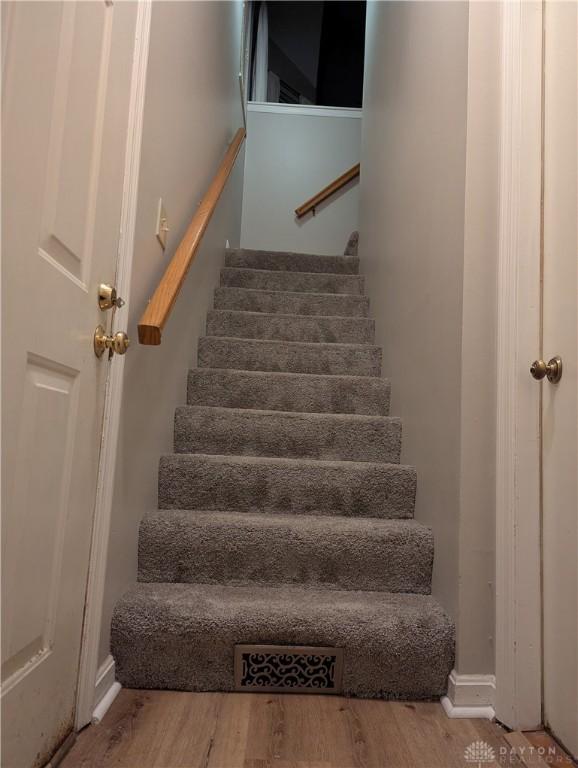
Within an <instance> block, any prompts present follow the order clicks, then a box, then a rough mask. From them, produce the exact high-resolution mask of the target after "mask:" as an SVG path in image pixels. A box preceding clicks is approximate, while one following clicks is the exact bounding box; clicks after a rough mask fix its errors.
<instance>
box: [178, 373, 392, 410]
mask: <svg viewBox="0 0 578 768" xmlns="http://www.w3.org/2000/svg"><path fill="white" fill-rule="evenodd" d="M390 391H391V385H390V383H389V381H388V380H387V379H380V378H377V377H370V376H336V375H316V374H310V373H278V372H273V371H235V370H228V369H226V368H216V369H215V368H213V369H212V368H193V369H192V370H190V371H189V377H188V386H187V402H188V403H189V405H213V406H223V407H230V408H249V409H253V408H265V409H268V410H275V411H301V412H303V413H353V414H355V413H357V414H369V415H376V416H387V415H388V413H389V401H390Z"/></svg>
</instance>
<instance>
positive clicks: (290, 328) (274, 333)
mask: <svg viewBox="0 0 578 768" xmlns="http://www.w3.org/2000/svg"><path fill="white" fill-rule="evenodd" d="M207 336H229V337H238V338H243V339H271V340H275V341H307V342H321V343H326V344H335V343H340V344H365V343H368V344H372V343H373V339H374V336H375V324H374V321H373V320H369V319H366V318H341V317H299V316H285V315H265V314H259V313H257V312H230V311H222V310H213V311H211V312H209V313H208V315H207Z"/></svg>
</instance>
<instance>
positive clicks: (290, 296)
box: [215, 287, 369, 317]
mask: <svg viewBox="0 0 578 768" xmlns="http://www.w3.org/2000/svg"><path fill="white" fill-rule="evenodd" d="M215 309H236V310H239V311H241V312H267V313H268V314H274V313H276V314H280V315H324V316H326V317H327V316H329V317H367V316H368V315H369V299H368V298H367V296H355V295H353V294H344V293H299V292H296V291H259V290H256V289H254V288H226V287H221V288H217V289H216V290H215Z"/></svg>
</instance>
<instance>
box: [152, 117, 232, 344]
mask: <svg viewBox="0 0 578 768" xmlns="http://www.w3.org/2000/svg"><path fill="white" fill-rule="evenodd" d="M245 135H246V133H245V129H244V128H239V130H238V131H237V133H236V134H235V136H234V138H233V140H232V142H231V143H230V144H229V147H228V149H227V152H226V154H225V157H224V158H223V160H222V162H221V165H220V166H219V169H218V171H217V173H216V174H215V176H214V177H213V180H212V182H211V185H210V186H209V189H208V190H207V192H206V194H205V196H204V197H203V199H202V200H201V203H200V205H199V207H198V208H197V210H196V213H195V215H194V216H193V218H192V220H191V223H190V224H189V226H188V228H187V231H186V232H185V236H184V237H183V239H182V240H181V242H180V244H179V246H178V248H177V250H176V251H175V253H174V255H173V257H172V259H171V261H170V263H169V265H168V267H167V268H166V270H165V273H164V275H163V276H162V277H161V279H160V281H159V284H158V285H157V287H156V290H155V292H154V294H153V296H152V298H151V299H150V301H149V303H148V304H147V307H146V309H145V311H144V312H143V315H142V317H141V319H140V321H139V324H138V340H139V342H140V343H141V344H152V345H158V344H160V343H161V335H162V330H163V328H164V326H165V323H166V322H167V320H168V317H169V315H170V313H171V310H172V308H173V304H174V303H175V301H176V299H177V296H178V295H179V292H180V290H181V287H182V285H183V282H184V280H185V277H186V276H187V272H188V271H189V267H190V266H191V264H192V263H193V259H194V258H195V256H196V253H197V250H198V248H199V245H200V244H201V240H202V239H203V235H204V233H205V230H206V228H207V225H208V223H209V221H210V220H211V217H212V215H213V212H214V210H215V208H216V206H217V202H218V201H219V198H220V196H221V193H222V191H223V189H224V187H225V184H226V183H227V179H228V178H229V175H230V173H231V171H232V170H233V166H234V165H235V160H236V159H237V155H238V154H239V150H240V149H241V145H242V144H243V141H244V140H245Z"/></svg>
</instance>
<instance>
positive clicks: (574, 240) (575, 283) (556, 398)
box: [539, 0, 578, 758]
mask: <svg viewBox="0 0 578 768" xmlns="http://www.w3.org/2000/svg"><path fill="white" fill-rule="evenodd" d="M544 31H545V35H544V45H545V48H544V275H543V277H544V280H543V347H542V348H543V359H544V360H545V361H547V360H548V359H549V358H551V357H553V356H555V355H559V356H560V357H561V358H562V363H563V372H562V378H561V379H560V382H559V383H558V384H552V383H549V382H548V381H547V380H544V381H543V383H542V384H541V385H539V386H541V387H542V388H543V390H542V476H543V489H542V490H543V497H542V503H543V600H544V648H543V653H544V719H545V722H546V724H547V725H548V726H549V727H550V728H551V729H552V731H553V733H554V734H555V736H556V737H557V738H559V739H560V741H561V742H562V743H563V744H564V745H565V746H566V748H567V749H569V750H570V751H572V752H573V754H574V757H577V758H578V444H577V439H578V438H577V436H578V376H577V357H578V3H576V2H557V1H551V0H548V2H546V3H545V5H544Z"/></svg>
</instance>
